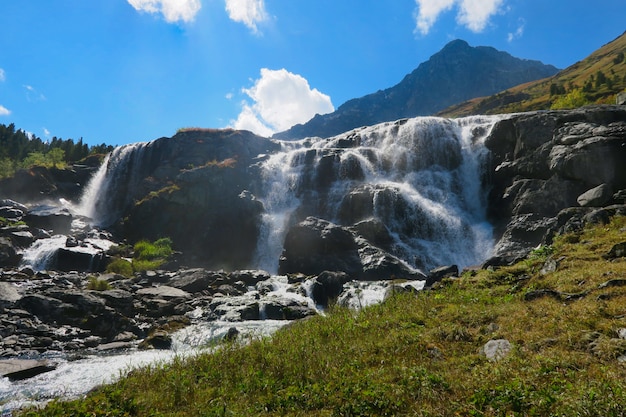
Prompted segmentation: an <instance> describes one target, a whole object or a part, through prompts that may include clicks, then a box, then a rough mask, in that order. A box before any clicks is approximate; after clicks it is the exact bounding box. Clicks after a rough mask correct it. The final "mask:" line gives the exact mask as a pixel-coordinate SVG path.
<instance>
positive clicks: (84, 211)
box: [76, 142, 146, 226]
mask: <svg viewBox="0 0 626 417" xmlns="http://www.w3.org/2000/svg"><path fill="white" fill-rule="evenodd" d="M145 148H146V143H144V142H138V143H132V144H129V145H124V146H120V147H117V148H115V149H114V150H113V151H112V152H110V153H109V154H108V155H107V156H106V158H105V159H104V161H103V162H102V165H100V168H99V169H98V171H97V172H96V173H95V174H94V176H93V177H92V178H91V180H90V181H89V183H88V184H87V186H86V187H85V191H84V192H83V196H82V197H81V200H80V203H79V205H78V207H77V208H76V211H77V212H78V213H79V214H81V215H83V216H86V217H89V218H90V219H92V223H93V224H94V225H97V226H109V225H111V224H113V223H114V222H115V221H116V220H117V219H118V218H119V216H120V215H121V213H123V211H124V209H125V208H126V207H127V206H128V204H129V203H131V202H132V197H133V193H134V191H135V188H136V187H137V184H138V183H139V181H140V180H141V173H140V172H139V170H140V167H141V163H142V161H141V159H142V157H143V153H144V150H145Z"/></svg>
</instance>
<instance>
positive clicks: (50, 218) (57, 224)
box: [23, 205, 72, 235]
mask: <svg viewBox="0 0 626 417" xmlns="http://www.w3.org/2000/svg"><path fill="white" fill-rule="evenodd" d="M23 220H24V221H25V222H26V224H28V225H29V226H30V227H36V228H39V229H44V230H52V231H53V233H54V234H62V235H63V234H68V233H69V232H70V229H71V226H72V215H71V213H70V212H69V210H67V209H65V208H60V207H57V206H49V205H41V206H35V207H33V208H31V209H30V210H29V211H28V213H27V214H26V216H24V219H23Z"/></svg>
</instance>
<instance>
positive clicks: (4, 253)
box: [0, 237, 21, 267]
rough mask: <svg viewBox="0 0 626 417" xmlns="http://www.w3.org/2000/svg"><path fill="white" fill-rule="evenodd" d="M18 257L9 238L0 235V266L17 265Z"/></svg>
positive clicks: (19, 257)
mask: <svg viewBox="0 0 626 417" xmlns="http://www.w3.org/2000/svg"><path fill="white" fill-rule="evenodd" d="M20 259H21V256H20V255H19V254H18V252H17V249H16V248H15V246H14V245H13V242H11V239H8V238H6V237H0V267H7V266H17V265H18V264H19V262H20Z"/></svg>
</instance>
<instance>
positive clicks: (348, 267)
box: [278, 217, 363, 275]
mask: <svg viewBox="0 0 626 417" xmlns="http://www.w3.org/2000/svg"><path fill="white" fill-rule="evenodd" d="M283 248H284V249H283V253H282V255H281V257H280V261H279V267H278V273H279V274H280V275H284V274H289V273H295V272H301V273H304V274H307V275H317V274H320V273H321V272H323V271H342V272H345V273H347V274H350V275H353V274H354V275H358V274H360V273H361V272H362V270H363V268H362V266H361V260H360V257H359V252H358V245H357V243H356V241H355V239H354V236H353V235H352V233H350V232H349V231H348V230H346V229H344V228H342V227H341V226H338V225H336V224H333V223H331V222H329V221H327V220H323V219H319V218H315V217H308V218H306V219H305V220H304V221H302V222H300V223H298V224H297V225H295V226H293V227H291V228H290V229H289V231H288V232H287V235H286V237H285V243H284V246H283Z"/></svg>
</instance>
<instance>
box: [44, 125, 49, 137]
mask: <svg viewBox="0 0 626 417" xmlns="http://www.w3.org/2000/svg"><path fill="white" fill-rule="evenodd" d="M43 134H44V136H45V137H48V136H50V131H49V130H48V129H46V128H45V127H44V128H43Z"/></svg>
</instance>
